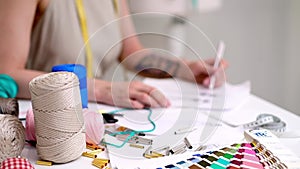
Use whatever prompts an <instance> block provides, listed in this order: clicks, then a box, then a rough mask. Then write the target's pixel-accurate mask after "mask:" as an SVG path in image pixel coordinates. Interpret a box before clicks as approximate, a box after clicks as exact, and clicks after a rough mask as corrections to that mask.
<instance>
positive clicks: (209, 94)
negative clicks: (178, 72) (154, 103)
mask: <svg viewBox="0 0 300 169" xmlns="http://www.w3.org/2000/svg"><path fill="white" fill-rule="evenodd" d="M144 83H146V84H148V85H151V86H154V87H156V88H157V89H159V90H160V91H161V92H162V93H163V94H165V96H166V97H167V98H168V99H169V100H170V101H171V104H172V107H189V108H198V109H204V110H231V109H233V108H235V107H237V106H240V105H241V104H242V103H243V102H244V101H245V100H246V99H247V98H248V96H249V95H250V82H249V81H247V82H244V83H241V84H238V85H231V84H229V83H225V84H224V85H223V86H222V87H219V88H216V89H213V90H209V89H207V88H204V87H203V86H200V85H197V84H193V83H189V82H186V81H182V80H178V79H152V78H147V79H145V80H144Z"/></svg>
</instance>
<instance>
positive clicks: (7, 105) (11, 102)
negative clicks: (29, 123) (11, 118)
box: [0, 98, 19, 117]
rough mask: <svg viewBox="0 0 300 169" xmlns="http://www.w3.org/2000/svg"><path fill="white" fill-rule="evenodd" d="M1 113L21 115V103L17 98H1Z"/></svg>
mask: <svg viewBox="0 0 300 169" xmlns="http://www.w3.org/2000/svg"><path fill="white" fill-rule="evenodd" d="M0 114H11V115H15V116H17V117H18V116H19V103H18V100H17V99H15V98H0Z"/></svg>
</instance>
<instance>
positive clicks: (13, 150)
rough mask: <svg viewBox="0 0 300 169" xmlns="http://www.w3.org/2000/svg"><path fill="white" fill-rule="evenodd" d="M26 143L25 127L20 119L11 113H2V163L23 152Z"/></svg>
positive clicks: (0, 157)
mask: <svg viewBox="0 0 300 169" xmlns="http://www.w3.org/2000/svg"><path fill="white" fill-rule="evenodd" d="M24 144H25V129H24V127H23V125H22V123H21V122H20V120H19V119H18V118H17V117H16V116H14V115H9V114H5V115H4V114H0V163H1V162H2V161H3V160H5V159H6V158H9V157H17V156H19V155H20V154H21V152H22V150H23V148H24Z"/></svg>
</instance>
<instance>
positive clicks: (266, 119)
mask: <svg viewBox="0 0 300 169" xmlns="http://www.w3.org/2000/svg"><path fill="white" fill-rule="evenodd" d="M243 127H244V128H245V129H268V130H271V131H274V132H284V131H285V129H286V123H285V122H283V121H281V119H280V118H279V117H277V116H274V115H272V114H260V115H259V116H257V118H256V121H253V122H250V123H247V124H244V125H243Z"/></svg>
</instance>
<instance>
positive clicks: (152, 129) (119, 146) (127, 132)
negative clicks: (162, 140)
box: [102, 108, 156, 148]
mask: <svg viewBox="0 0 300 169" xmlns="http://www.w3.org/2000/svg"><path fill="white" fill-rule="evenodd" d="M126 110H134V109H127V108H124V109H118V110H113V111H110V112H108V114H115V113H118V112H122V111H126ZM146 110H148V111H149V114H148V120H149V122H150V123H151V124H152V128H151V129H149V130H134V131H120V132H115V133H112V134H110V135H112V136H116V135H126V134H129V136H128V137H127V138H126V139H125V140H124V142H123V143H122V144H120V145H116V144H113V143H108V142H105V141H102V143H104V144H107V145H110V146H114V147H116V148H122V147H123V146H124V145H125V144H126V143H127V142H128V141H129V140H130V139H131V138H132V137H133V136H134V135H135V134H138V133H148V132H152V131H154V130H155V129H156V125H155V123H154V121H153V120H152V119H151V115H152V110H151V109H150V108H147V109H146Z"/></svg>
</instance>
